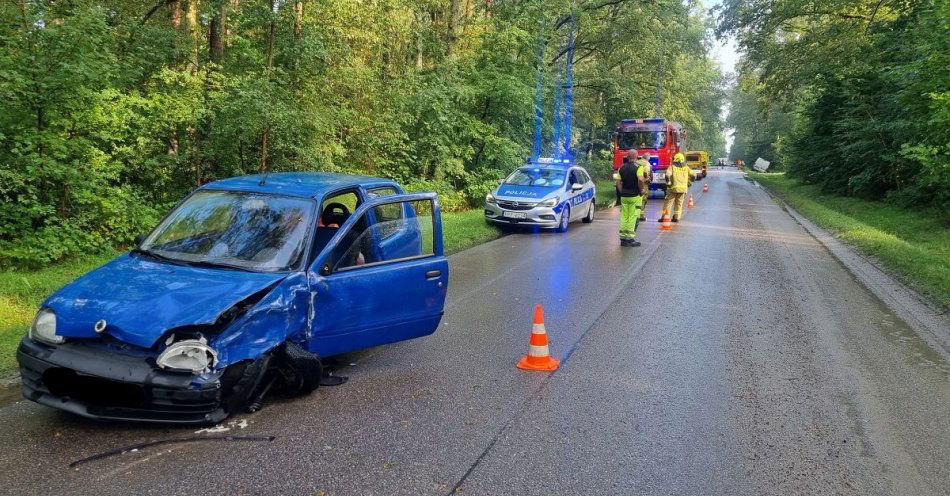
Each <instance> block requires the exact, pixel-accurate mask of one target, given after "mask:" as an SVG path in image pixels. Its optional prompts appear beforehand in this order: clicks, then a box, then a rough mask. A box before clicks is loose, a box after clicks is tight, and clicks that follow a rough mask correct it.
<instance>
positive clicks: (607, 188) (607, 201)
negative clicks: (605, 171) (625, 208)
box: [595, 179, 617, 208]
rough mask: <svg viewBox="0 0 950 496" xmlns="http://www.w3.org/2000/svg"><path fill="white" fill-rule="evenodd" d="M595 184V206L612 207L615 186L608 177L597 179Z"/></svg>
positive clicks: (615, 190) (615, 194)
mask: <svg viewBox="0 0 950 496" xmlns="http://www.w3.org/2000/svg"><path fill="white" fill-rule="evenodd" d="M595 184H596V185H597V200H596V201H595V203H596V204H597V208H608V207H612V206H613V204H614V202H615V201H616V200H617V186H616V185H615V184H614V182H613V181H612V180H610V179H598V180H597V181H595Z"/></svg>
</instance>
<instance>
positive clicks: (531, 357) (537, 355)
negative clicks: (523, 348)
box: [518, 305, 559, 371]
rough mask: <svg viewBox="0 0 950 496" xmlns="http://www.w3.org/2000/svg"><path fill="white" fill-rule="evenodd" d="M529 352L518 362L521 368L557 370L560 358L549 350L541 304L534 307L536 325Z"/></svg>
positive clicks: (532, 330)
mask: <svg viewBox="0 0 950 496" xmlns="http://www.w3.org/2000/svg"><path fill="white" fill-rule="evenodd" d="M529 343H530V346H529V347H528V354H527V355H525V356H524V358H522V359H521V361H520V362H518V368H519V369H525V370H545V371H551V370H557V366H558V363H559V362H558V359H557V358H552V357H551V354H550V352H549V351H548V333H547V332H546V331H545V330H544V311H543V310H542V309H541V305H538V306H536V307H534V325H532V326H531V341H530V342H529Z"/></svg>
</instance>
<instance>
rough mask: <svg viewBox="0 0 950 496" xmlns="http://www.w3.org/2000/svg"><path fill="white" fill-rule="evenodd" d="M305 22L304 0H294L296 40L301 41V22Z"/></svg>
mask: <svg viewBox="0 0 950 496" xmlns="http://www.w3.org/2000/svg"><path fill="white" fill-rule="evenodd" d="M302 23H303V0H297V1H296V2H294V40H297V41H300V33H301V24H302Z"/></svg>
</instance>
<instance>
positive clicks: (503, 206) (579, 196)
mask: <svg viewBox="0 0 950 496" xmlns="http://www.w3.org/2000/svg"><path fill="white" fill-rule="evenodd" d="M595 193H596V189H595V187H594V182H593V181H592V180H591V178H590V174H588V173H587V171H586V170H584V168H583V167H577V166H574V165H571V163H570V161H568V160H563V159H545V158H540V159H538V160H537V161H534V162H531V163H528V164H526V165H525V166H523V167H519V168H518V169H517V170H515V171H514V172H512V173H511V175H509V176H508V177H507V178H505V179H504V180H503V181H502V183H501V185H499V186H498V187H497V188H495V190H494V191H492V192H490V193H488V194H487V195H485V220H487V221H488V222H491V223H494V224H498V225H506V226H510V225H530V226H538V227H545V228H555V229H557V231H559V232H565V231H567V226H568V224H570V223H571V221H575V220H578V219H581V220H582V221H584V222H592V221H593V220H594V208H595V206H594V198H595V197H596V194H595Z"/></svg>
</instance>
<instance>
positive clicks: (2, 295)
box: [0, 209, 501, 379]
mask: <svg viewBox="0 0 950 496" xmlns="http://www.w3.org/2000/svg"><path fill="white" fill-rule="evenodd" d="M442 230H443V241H444V245H445V246H444V247H445V252H446V253H456V252H459V251H461V250H464V249H465V248H468V247H471V246H474V245H477V244H480V243H484V242H486V241H491V240H492V239H495V238H497V237H499V236H501V231H499V230H498V228H496V227H494V226H490V225H488V224H487V223H486V222H485V215H484V213H483V210H482V209H473V210H466V211H464V212H447V213H443V214H442ZM115 255H116V253H109V254H104V255H97V256H91V257H88V258H85V259H82V260H69V261H64V262H57V263H55V264H52V265H50V266H49V267H46V268H44V269H41V270H37V271H3V272H0V379H2V378H4V377H9V376H10V375H11V374H12V373H13V371H14V369H15V368H16V358H15V354H16V347H17V344H18V343H19V342H20V339H21V338H22V337H23V334H24V333H25V332H26V329H27V328H28V327H29V325H30V322H31V321H32V320H33V316H34V315H35V314H36V310H37V308H39V306H40V303H42V302H43V300H45V299H46V297H47V296H49V295H50V294H52V293H53V292H54V291H56V290H57V289H59V288H61V287H63V286H65V285H66V284H67V283H69V282H70V281H72V280H73V279H75V278H76V277H78V276H80V275H82V274H84V273H86V272H88V271H90V270H92V269H94V268H96V267H98V266H100V265H102V264H104V263H106V262H107V261H109V260H110V259H111V258H113V257H114V256H115Z"/></svg>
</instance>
